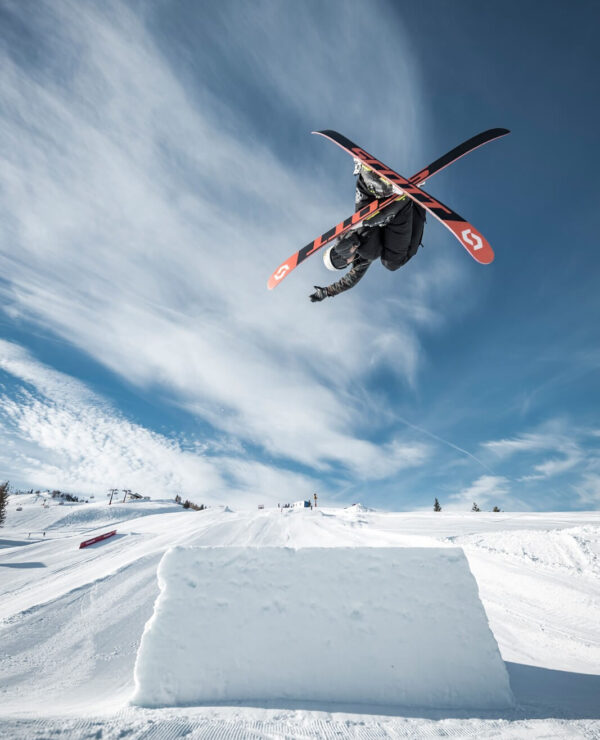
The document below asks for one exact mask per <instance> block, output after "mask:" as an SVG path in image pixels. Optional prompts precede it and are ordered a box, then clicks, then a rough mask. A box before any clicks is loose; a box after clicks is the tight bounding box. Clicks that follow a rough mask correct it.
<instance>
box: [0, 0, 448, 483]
mask: <svg viewBox="0 0 600 740" xmlns="http://www.w3.org/2000/svg"><path fill="white" fill-rule="evenodd" d="M8 7H9V10H10V12H11V13H12V16H13V20H14V23H15V26H14V28H16V29H17V30H14V34H13V35H12V36H11V37H10V42H11V43H9V44H8V45H7V47H5V48H4V49H3V50H2V51H1V52H0V54H1V55H2V60H1V61H2V65H3V78H2V79H3V81H2V97H3V118H2V132H3V140H4V146H5V152H4V154H5V158H4V163H3V165H2V167H3V169H2V176H3V185H4V190H5V193H4V199H3V213H2V219H3V222H4V224H5V225H6V226H7V230H6V233H7V235H8V238H6V239H5V240H4V241H3V243H2V251H1V253H0V267H1V270H2V275H3V278H4V280H5V281H6V282H5V283H3V284H2V287H0V295H1V297H2V298H3V302H4V303H5V306H6V309H7V312H8V313H9V315H10V316H11V317H12V318H13V319H14V320H18V319H21V318H22V319H26V320H28V321H30V322H35V323H36V324H38V325H39V326H42V327H44V328H45V329H46V330H49V331H51V332H53V333H55V334H57V335H59V336H61V337H64V338H65V339H67V340H68V341H69V342H71V343H73V344H74V345H75V346H77V347H78V348H79V349H81V350H83V351H85V352H87V353H88V354H89V355H90V356H91V357H93V358H95V359H96V360H97V361H98V362H100V363H102V364H103V365H105V366H106V367H108V368H110V369H111V370H113V371H114V372H115V373H117V374H119V375H121V376H122V377H124V378H125V379H126V380H127V381H128V382H130V383H133V384H135V385H137V386H138V387H140V388H142V389H146V390H150V389H152V388H160V390H161V392H162V394H163V396H164V397H167V398H170V399H171V401H172V402H173V403H176V404H179V405H181V406H182V407H184V408H185V409H187V410H189V411H191V412H193V413H194V414H196V415H197V416H198V417H200V418H202V419H203V420H205V421H206V422H208V423H209V424H211V425H212V426H213V427H214V428H216V429H218V430H220V432H221V433H223V434H225V435H229V436H231V437H234V438H237V439H239V440H243V441H247V442H250V443H252V444H254V445H258V446H260V448H261V449H263V450H264V451H265V454H267V455H270V456H271V455H272V456H275V457H276V458H279V459H283V460H293V461H295V462H300V463H303V464H305V465H311V466H314V467H315V469H317V470H318V469H321V470H328V469H330V468H331V466H332V465H334V466H335V465H338V466H340V470H342V471H350V472H351V473H353V474H356V475H360V476H363V477H368V476H369V475H374V476H375V477H378V476H381V475H386V474H389V473H390V472H393V471H394V470H397V469H399V468H400V467H402V466H405V465H406V464H407V461H412V462H411V464H415V465H417V464H419V462H422V461H423V459H424V458H425V457H426V455H427V452H426V448H425V447H418V448H415V447H414V446H410V445H408V446H405V447H403V445H402V441H401V440H400V439H394V440H390V441H389V442H388V447H386V446H385V445H379V444H377V445H375V444H372V443H370V442H369V441H368V437H369V435H370V433H371V432H372V431H373V429H374V428H375V427H376V426H377V423H376V421H365V420H376V419H378V418H380V416H381V415H382V413H383V411H384V409H383V408H382V406H381V402H380V401H378V400H376V399H374V398H365V397H364V396H362V397H359V395H358V394H357V393H356V388H357V385H359V384H360V382H361V380H362V378H363V377H364V373H365V370H368V369H370V368H372V367H373V366H377V365H387V366H388V367H389V368H390V369H392V372H393V373H394V374H396V375H397V376H398V377H399V378H400V379H402V380H404V381H405V382H406V383H407V384H409V385H410V384H411V383H413V384H414V383H415V378H416V374H417V369H418V367H419V365H420V363H421V361H422V347H421V343H420V340H419V337H418V334H417V333H416V331H415V328H414V327H415V326H416V327H417V328H418V327H419V326H424V325H426V326H432V325H435V324H436V323H438V324H439V322H441V320H442V319H441V315H442V314H441V311H440V310H439V308H440V306H441V305H443V302H444V297H445V296H447V295H448V293H447V292H446V291H452V289H453V286H456V284H457V283H459V282H460V274H457V273H452V270H451V269H450V268H449V267H447V266H446V265H445V263H444V262H443V260H442V261H440V263H439V265H438V266H437V267H436V269H435V270H433V271H432V272H431V273H430V274H428V275H425V274H421V273H419V272H418V270H417V271H416V272H415V271H413V272H414V273H415V274H414V277H415V279H414V280H411V281H410V284H406V285H405V296H406V297H405V300H406V304H407V306H410V313H407V314H406V318H403V317H402V316H398V315H397V312H396V311H395V307H394V303H393V299H392V296H393V292H392V290H390V288H389V287H388V288H384V289H383V290H382V289H381V288H379V289H378V300H377V304H378V305H377V306H376V307H375V308H373V300H372V297H373V291H374V287H373V285H374V284H373V285H369V283H368V280H370V276H368V278H365V288H364V290H363V288H362V285H361V291H357V292H356V294H355V295H353V296H352V300H348V298H347V297H346V296H342V297H340V298H338V299H337V300H335V301H331V302H329V303H327V302H326V303H325V304H322V305H319V306H311V305H310V304H309V303H308V301H307V298H306V293H307V290H308V288H309V287H310V286H311V285H312V284H313V283H314V282H321V281H322V280H323V273H322V266H321V265H320V264H319V260H318V258H315V259H314V260H312V261H310V262H309V263H307V264H306V266H303V268H302V269H303V272H302V274H299V275H298V278H297V279H295V277H296V276H294V278H290V279H289V283H288V285H285V286H281V287H280V288H279V289H278V290H277V291H276V292H275V293H269V292H267V291H266V289H265V281H266V277H267V276H268V274H269V272H270V271H271V270H272V269H273V267H274V266H276V265H277V264H278V263H279V262H280V261H281V259H282V258H283V257H284V256H287V254H288V253H289V252H291V251H292V250H293V249H295V248H298V246H301V245H302V244H303V243H305V242H306V241H308V239H309V238H312V237H313V236H314V235H316V234H317V233H318V232H319V231H321V230H322V229H325V228H327V227H329V226H331V225H332V224H333V223H335V222H336V221H337V220H338V219H339V218H340V216H341V215H342V214H344V215H345V214H346V213H347V212H348V210H349V208H350V206H351V202H352V184H351V178H350V176H349V172H348V170H345V171H346V172H348V175H347V180H345V181H344V191H345V192H342V189H341V188H340V186H339V183H338V182H336V181H335V179H334V178H333V176H332V174H331V173H329V174H328V173H326V172H325V170H324V168H323V167H318V166H316V167H313V168H310V167H308V166H306V164H303V165H301V166H298V167H293V166H291V165H290V163H289V158H288V161H286V158H285V157H282V155H281V153H277V149H278V142H275V141H271V140H270V139H269V136H268V135H267V136H264V137H259V136H258V135H257V134H256V129H255V127H251V126H248V125H247V122H246V120H245V119H244V116H243V115H242V113H241V111H240V109H239V108H238V107H237V106H236V103H235V97H236V94H238V93H239V90H234V89H230V88H229V87H228V82H229V81H228V79H227V78H226V77H223V78H221V82H222V85H221V87H220V88H219V87H218V85H216V84H215V78H214V77H211V70H212V69H213V68H214V64H215V60H214V59H211V58H210V54H214V53H215V49H216V50H217V51H218V48H217V47H219V45H222V47H223V48H222V49H221V53H222V54H223V59H225V58H226V56H225V54H226V53H227V55H228V58H231V50H232V49H235V55H236V56H235V59H236V60H237V61H236V64H237V65H238V67H237V72H238V73H239V74H240V75H242V80H243V79H245V78H244V76H243V74H242V71H240V70H244V69H246V73H245V74H246V75H248V74H249V71H252V75H250V76H252V77H253V78H254V79H255V80H256V78H258V79H260V80H261V83H260V84H261V85H263V86H264V89H265V90H268V91H269V99H270V100H277V101H280V103H281V106H282V110H283V109H287V108H289V107H290V106H291V107H294V108H296V109H297V110H299V109H302V110H303V111H304V115H305V116H307V117H309V118H311V119H312V120H313V123H312V125H315V126H319V125H331V122H332V121H334V122H335V120H336V119H337V118H338V117H339V113H340V103H339V101H340V100H342V101H346V102H345V103H343V104H342V107H343V106H344V105H346V106H347V108H345V109H344V115H345V116H346V117H347V118H348V120H350V121H352V127H353V129H354V131H356V132H359V133H360V132H361V131H362V132H364V133H365V135H366V136H367V139H368V137H369V136H374V126H375V124H374V121H373V118H372V114H373V111H372V110H366V109H365V107H364V105H362V104H361V105H359V104H358V103H357V100H356V96H355V95H354V91H355V86H356V83H357V81H361V80H364V81H365V83H366V82H368V81H369V80H373V79H377V80H378V84H379V85H381V88H382V89H383V90H386V91H387V90H389V89H391V88H392V87H393V89H394V90H395V94H394V96H392V98H393V99H392V98H390V96H387V102H386V106H391V107H392V110H388V116H387V118H386V120H387V121H388V123H387V124H385V123H384V124H381V125H382V126H383V129H381V126H380V122H378V123H377V128H378V134H377V135H378V138H381V140H382V149H383V150H384V151H383V152H382V156H384V155H385V149H386V148H388V149H389V148H390V147H393V149H394V151H395V152H396V154H395V157H396V158H402V157H403V156H404V157H406V158H407V159H408V155H409V152H412V151H413V150H416V149H418V147H419V139H418V136H417V134H416V131H417V126H416V123H417V120H418V115H419V102H418V101H419V99H420V97H419V91H418V77H417V76H415V71H414V69H413V68H412V67H411V66H410V65H409V64H407V63H405V62H403V61H401V60H402V58H403V56H402V53H401V40H402V32H401V29H400V28H399V27H398V26H395V27H394V28H391V27H388V25H387V24H386V20H385V17H383V16H381V17H380V18H379V20H378V21H377V22H376V23H375V25H374V26H372V25H369V27H365V25H364V24H363V23H358V22H355V21H357V20H358V10H359V6H358V5H356V6H355V5H353V4H352V3H340V5H339V9H341V8H343V9H344V10H343V12H341V14H339V15H336V13H335V12H334V10H333V9H330V8H329V6H328V7H326V8H325V7H324V8H323V12H324V13H325V14H328V13H330V14H331V15H332V17H333V16H334V15H335V17H336V24H335V26H336V33H335V34H333V35H332V37H331V38H330V40H329V41H328V43H327V44H323V43H322V41H321V39H320V38H319V30H318V28H316V27H315V26H314V23H313V19H312V17H311V14H310V12H307V11H306V10H305V9H304V6H303V4H296V5H290V4H286V5H285V6H284V5H281V6H273V4H272V3H265V4H256V6H254V5H253V9H252V13H249V12H248V13H247V12H246V11H243V10H241V11H240V8H241V7H242V6H240V5H239V4H236V5H235V7H236V9H237V11H240V12H241V15H240V14H239V13H238V12H237V11H236V12H235V13H234V12H233V8H231V7H229V11H227V8H225V10H223V11H215V13H217V14H218V13H219V12H222V13H227V12H230V16H228V17H227V18H225V16H222V18H221V21H223V22H224V20H227V24H226V26H227V33H226V35H224V36H222V37H220V38H221V40H219V38H217V39H215V40H213V45H212V46H211V47H210V48H207V50H206V51H205V52H203V49H202V45H199V47H198V48H196V49H195V57H194V60H193V64H191V65H190V66H189V67H187V68H186V67H185V65H183V63H182V61H181V58H179V60H177V59H175V56H176V55H175V54H174V53H173V54H172V55H171V57H169V55H168V54H165V53H164V49H165V48H170V49H171V50H172V49H176V48H177V43H176V41H177V40H176V39H169V38H168V37H167V36H162V37H160V34H159V33H158V31H156V30H155V31H153V32H151V31H149V30H148V29H149V28H150V27H151V26H152V23H151V17H152V12H150V11H148V15H149V16H150V21H148V23H147V24H145V23H144V22H143V20H142V19H141V18H140V17H139V16H137V15H136V14H135V13H134V12H133V11H132V10H131V9H129V8H128V7H127V6H124V5H123V4H118V3H106V4H102V5H101V6H99V5H96V4H91V3H77V2H68V1H67V0H65V1H63V2H58V3H47V4H41V5H40V6H39V8H38V12H36V14H35V15H34V16H32V15H31V14H27V11H26V9H25V8H24V7H23V6H22V5H20V4H19V3H14V4H13V5H9V6H8ZM157 8H158V6H157ZM215 22H216V21H215ZM277 23H279V24H283V26H282V27H283V30H284V32H283V33H279V34H278V33H275V31H276V30H277V29H275V28H274V27H273V24H277ZM23 24H25V25H26V26H27V28H28V34H27V35H26V36H24V37H23V38H24V39H25V41H24V40H23V38H21V36H19V32H18V27H19V26H20V25H21V26H22V25H23ZM285 29H287V30H285ZM279 30H280V31H281V28H280V29H279ZM294 39H295V41H294V46H293V50H291V51H290V49H289V48H288V47H289V44H290V43H291V40H294ZM374 39H376V40H377V43H372V41H373V40H374ZM27 44H30V46H29V47H27ZM364 47H366V48H370V49H372V54H368V55H366V56H365V55H364V54H358V53H357V50H358V49H359V48H364ZM392 48H393V50H394V59H395V62H394V64H393V65H392V67H390V66H389V64H383V65H382V64H380V63H379V61H380V57H381V58H385V57H386V53H387V51H386V50H390V49H392ZM315 49H316V50H317V51H316V52H315ZM292 52H293V53H292ZM300 52H301V53H300ZM407 58H408V57H407ZM278 60H280V61H281V63H278ZM324 65H327V68H328V69H332V68H333V69H337V70H340V72H339V74H337V75H336V80H337V82H335V81H330V83H329V84H330V85H333V84H338V82H339V85H341V86H342V92H340V91H339V90H338V91H337V93H336V98H335V100H333V99H332V95H331V88H330V87H328V86H327V84H326V83H325V82H324V80H325V77H324V76H323V75H321V74H320V70H321V69H322V68H323V66H324ZM258 87H259V88H260V85H258ZM344 90H346V91H347V92H348V95H347V96H344V93H343V91H344ZM256 104H257V106H259V105H260V101H257V103H256ZM350 114H351V115H350ZM400 118H401V119H402V120H403V134H402V136H399V135H398V131H397V126H396V121H397V120H399V119H400ZM317 119H318V120H317ZM389 122H394V123H393V126H392V124H391V123H389ZM386 126H387V128H386ZM300 133H301V134H302V135H304V131H302V132H298V133H296V132H294V136H296V135H300ZM365 145H368V142H367V141H365ZM318 158H319V157H318V156H317V155H315V161H317V160H318ZM336 161H337V160H336ZM373 269H374V272H375V270H376V268H373ZM436 270H437V273H440V274H437V273H436ZM440 271H442V272H444V275H441V272H440ZM436 274H437V277H436ZM445 278H449V279H448V280H446V279H445ZM374 279H376V278H374ZM385 285H388V286H389V285H391V284H390V283H385ZM386 290H387V291H388V292H387V293H386ZM374 321H375V323H376V324H377V330H376V331H375V330H374V328H373V327H374ZM34 406H35V403H34V402H33V401H31V400H30V401H28V402H27V403H26V407H27V408H29V409H30V410H31V408H32V407H34ZM390 446H391V447H392V448H393V451H394V454H392V455H390ZM257 462H260V461H259V460H258V461H257Z"/></svg>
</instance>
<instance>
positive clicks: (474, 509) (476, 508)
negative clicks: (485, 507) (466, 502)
mask: <svg viewBox="0 0 600 740" xmlns="http://www.w3.org/2000/svg"><path fill="white" fill-rule="evenodd" d="M471 511H481V509H480V508H479V506H477V504H476V503H475V502H473V506H472V508H471Z"/></svg>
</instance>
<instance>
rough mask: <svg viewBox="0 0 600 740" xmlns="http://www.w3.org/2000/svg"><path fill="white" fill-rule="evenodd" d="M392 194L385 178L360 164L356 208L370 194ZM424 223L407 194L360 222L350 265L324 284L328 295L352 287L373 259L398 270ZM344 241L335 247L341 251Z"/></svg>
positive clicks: (412, 251) (370, 197)
mask: <svg viewBox="0 0 600 740" xmlns="http://www.w3.org/2000/svg"><path fill="white" fill-rule="evenodd" d="M392 194H393V189H392V186H391V185H390V184H389V183H388V182H386V181H385V180H382V179H381V178H379V177H377V175H376V174H375V173H374V172H373V171H372V170H367V169H365V168H364V167H363V168H362V169H361V172H360V174H359V176H358V178H357V181H356V194H355V206H356V208H355V210H357V211H358V210H359V209H361V208H362V207H363V206H365V205H366V204H367V203H369V202H371V201H372V200H373V198H377V199H380V200H381V199H385V198H389V197H390V196H391V195H392ZM424 227H425V210H424V209H423V208H422V207H421V206H420V205H418V204H417V203H415V202H414V201H412V200H411V199H410V198H408V196H406V195H404V196H398V200H397V201H396V202H395V203H392V204H391V205H389V206H388V207H387V208H386V209H385V210H384V211H381V212H379V213H376V214H375V215H374V216H372V217H370V218H369V219H366V220H365V221H364V222H363V227H362V228H361V230H360V231H359V232H358V236H359V238H360V244H359V246H358V249H357V250H356V256H355V258H354V261H353V263H352V267H351V269H350V270H349V271H348V272H347V273H346V274H345V275H344V276H343V277H342V278H340V280H338V281H337V282H335V283H333V284H332V285H329V286H327V288H326V290H327V295H328V296H335V295H338V294H339V293H342V292H344V291H345V290H349V289H350V288H352V287H354V286H355V285H356V283H358V281H359V280H361V279H362V278H363V276H364V275H365V273H366V271H367V270H368V269H369V266H370V265H371V263H372V262H373V261H374V260H376V259H381V264H382V265H383V266H384V267H386V268H387V269H388V270H397V269H398V268H399V267H402V265H405V264H406V263H407V262H408V260H409V259H411V257H414V255H415V254H416V252H417V249H418V248H419V245H420V244H421V239H422V238H423V229H424ZM356 233H357V232H352V235H353V236H352V237H350V238H353V239H355V238H356ZM343 242H344V239H343V238H342V240H341V241H340V243H339V244H338V245H336V247H335V249H336V251H340V252H343V248H344V244H343Z"/></svg>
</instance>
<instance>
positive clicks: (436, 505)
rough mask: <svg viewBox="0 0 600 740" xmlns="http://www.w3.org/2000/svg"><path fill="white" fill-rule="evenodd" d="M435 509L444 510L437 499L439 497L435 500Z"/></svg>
mask: <svg viewBox="0 0 600 740" xmlns="http://www.w3.org/2000/svg"><path fill="white" fill-rule="evenodd" d="M433 510H434V511H441V510H442V507H441V506H440V502H439V501H438V500H437V498H436V500H435V501H434V502H433Z"/></svg>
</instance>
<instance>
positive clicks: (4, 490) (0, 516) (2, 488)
mask: <svg viewBox="0 0 600 740" xmlns="http://www.w3.org/2000/svg"><path fill="white" fill-rule="evenodd" d="M7 504H8V481H5V482H4V483H0V527H1V526H2V525H3V524H4V520H5V518H6V505H7Z"/></svg>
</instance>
